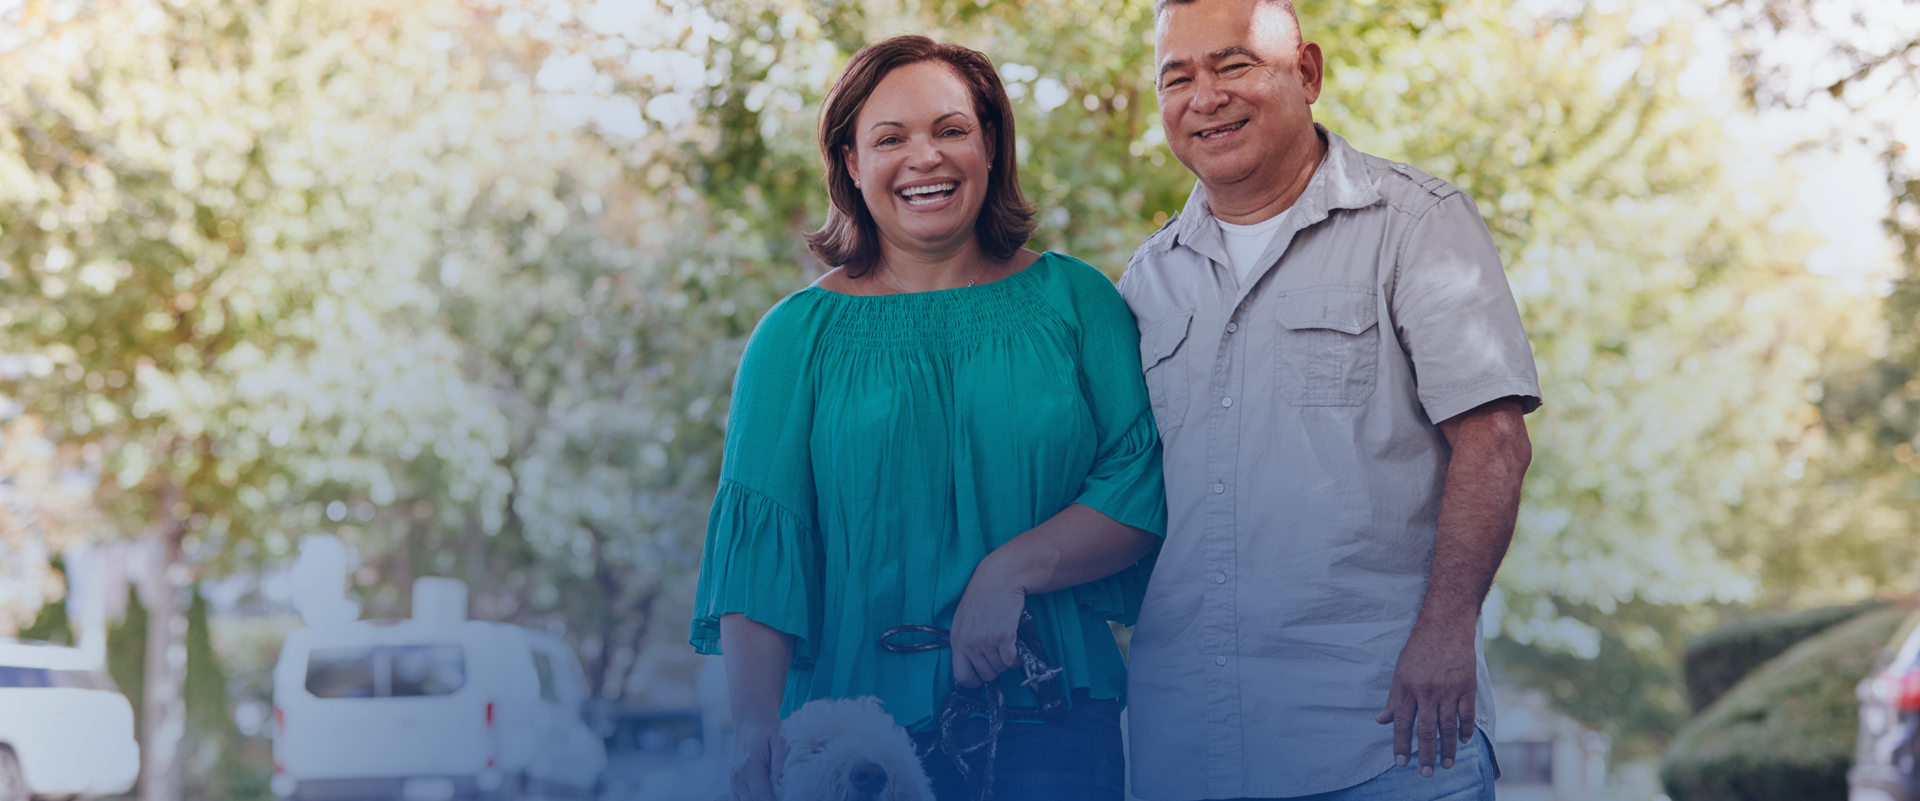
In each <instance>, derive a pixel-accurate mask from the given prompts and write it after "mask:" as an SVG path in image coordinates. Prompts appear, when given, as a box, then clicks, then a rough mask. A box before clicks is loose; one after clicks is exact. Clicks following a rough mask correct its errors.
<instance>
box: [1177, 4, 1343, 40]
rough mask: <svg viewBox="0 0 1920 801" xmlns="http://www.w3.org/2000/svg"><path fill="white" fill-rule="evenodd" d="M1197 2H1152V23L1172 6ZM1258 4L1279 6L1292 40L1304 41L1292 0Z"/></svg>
mask: <svg viewBox="0 0 1920 801" xmlns="http://www.w3.org/2000/svg"><path fill="white" fill-rule="evenodd" d="M1197 2H1199V0H1153V21H1154V23H1155V24H1158V23H1159V22H1160V15H1161V14H1162V13H1164V12H1166V10H1167V9H1168V8H1170V7H1172V6H1186V5H1192V4H1194V3H1197ZM1260 2H1261V3H1264V4H1266V5H1270V6H1279V7H1280V10H1281V11H1283V12H1285V13H1284V14H1283V16H1285V17H1286V20H1287V25H1288V26H1289V27H1291V28H1293V38H1294V40H1295V41H1299V42H1304V41H1306V37H1304V36H1302V35H1301V33H1300V13H1299V12H1298V11H1295V10H1294V8H1293V0H1260Z"/></svg>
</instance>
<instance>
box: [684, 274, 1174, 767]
mask: <svg viewBox="0 0 1920 801" xmlns="http://www.w3.org/2000/svg"><path fill="white" fill-rule="evenodd" d="M1138 343H1139V334H1138V332H1137V330H1136V329H1135V327H1134V321H1133V316H1132V314H1131V313H1129V312H1128V310H1127V306H1126V303H1125V302H1124V301H1122V300H1121V299H1120V294H1119V292H1117V291H1115V289H1114V287H1113V284H1112V283H1111V282H1109V281H1108V280H1107V278H1106V276H1104V275H1101V274H1100V272H1099V271H1097V270H1095V269H1093V268H1092V267H1090V266H1088V265H1087V264H1086V263H1084V262H1081V261H1079V260H1077V259H1073V258H1069V257H1067V256H1062V255H1059V254H1056V253H1047V254H1044V255H1042V256H1041V257H1040V259H1039V260H1038V261H1036V262H1034V263H1033V264H1032V265H1030V266H1028V267H1027V268H1026V269H1025V270H1022V271H1020V272H1018V273H1015V274H1013V275H1011V276H1008V277H1007V278H1004V279H1002V280H999V281H996V282H993V283H990V284H985V285H982V286H977V287H968V288H965V289H951V290H943V291H937V292H921V293H914V294H901V295H882V296H874V297H856V296H852V295H843V294H840V293H837V292H832V291H829V290H825V289H821V288H819V287H810V288H808V289H805V290H802V291H800V292H797V293H795V294H793V295H790V296H788V297H787V298H786V299H785V300H782V301H781V302H780V303H779V304H778V305H776V306H774V308H773V309H772V310H770V311H768V312H767V314H766V317H764V318H763V319H762V320H761V321H760V324H759V326H758V327H757V328H755V329H754V332H753V336H752V337H751V338H750V339H749V340H748V342H747V349H746V353H745V354H744V355H743V356H742V357H741V360H740V372H739V374H738V376H737V377H736V379H735V381H734V388H733V401H732V408H731V411H730V412H729V414H728V417H727V441H726V452H725V457H724V459H723V461H722V464H721V468H720V489H719V494H718V495H717V496H716V497H715V498H714V502H713V512H712V514H711V516H710V517H709V519H708V522H707V543H706V550H705V554H704V557H703V559H702V562H701V567H700V582H699V587H698V590H697V592H696V597H695V601H694V612H693V629H692V644H693V646H694V648H695V649H697V650H698V651H700V652H701V653H705V654H715V653H719V652H720V622H719V618H720V616H721V615H723V614H727V613H732V612H740V613H743V614H745V615H746V616H747V617H748V618H750V619H752V620H755V621H758V622H760V623H763V624H766V625H768V626H771V627H773V628H774V629H777V630H779V631H783V632H786V633H788V634H791V635H793V636H794V638H795V642H794V656H793V664H792V665H791V667H790V669H789V670H788V673H787V688H786V698H785V702H784V704H783V706H782V709H781V716H782V717H784V716H786V715H787V714H788V713H790V712H792V711H793V710H794V709H797V708H799V707H800V705H801V704H804V703H806V702H807V701H809V700H812V699H815V698H845V697H854V696H861V695H874V696H878V697H879V698H880V699H881V701H882V702H883V703H884V704H885V706H886V709H887V711H888V712H889V713H891V714H892V715H893V717H894V719H895V720H896V721H897V722H899V723H900V724H901V725H904V726H906V727H907V728H908V729H909V730H912V731H925V730H928V729H931V728H932V727H933V726H934V724H935V718H936V715H937V712H938V710H939V705H940V703H941V701H942V700H943V699H944V698H945V697H946V694H947V692H948V690H949V689H950V688H951V686H952V681H953V677H952V662H951V659H952V656H951V652H949V651H946V650H938V651H924V652H919V653H913V654H897V653H893V652H890V651H886V650H883V649H882V648H881V647H880V646H879V644H878V641H879V637H880V633H881V632H882V631H885V630H886V629H888V628H890V627H892V626H895V625H899V624H902V623H920V624H931V625H935V626H940V627H943V628H950V627H951V626H952V624H953V613H954V608H955V607H956V606H957V605H958V604H959V602H960V595H961V593H962V592H963V591H965V590H966V587H967V582H968V580H969V579H971V578H972V576H973V570H974V567H975V566H977V565H978V564H979V563H980V560H981V559H982V558H983V557H985V556H986V555H987V553H988V552H990V551H992V550H993V549H994V548H996V547H999V546H1000V545H1001V544H1003V543H1005V542H1006V541H1008V540H1010V539H1013V538H1014V537H1016V536H1018V535H1020V534H1021V533H1023V532H1025V531H1027V530H1028V529H1031V528H1033V527H1034V526H1036V525H1038V524H1040V523H1041V522H1043V521H1045V520H1047V519H1048V518H1050V517H1052V516H1053V515H1054V514H1056V513H1058V512H1059V511H1060V510H1062V509H1064V508H1066V506H1067V505H1068V504H1071V503H1081V504H1085V505H1086V506H1089V507H1092V508H1093V509H1095V510H1098V511H1100V512H1101V513H1103V514H1105V515H1107V516H1108V517H1111V518H1113V519H1114V520H1117V521H1119V522H1121V523H1125V524H1127V525H1130V526H1135V527H1138V528H1142V529H1146V530H1148V531H1151V532H1153V533H1154V534H1156V535H1159V536H1163V537H1164V536H1165V532H1166V515H1167V513H1166V496H1165V493H1164V491H1163V489H1162V486H1161V474H1160V440H1159V434H1158V432H1157V431H1156V430H1155V428H1154V423H1153V414H1152V411H1151V408H1150V406H1149V404H1148V400H1147V390H1146V384H1145V383H1144V381H1143V379H1142V378H1141V373H1140V355H1139V353H1140V352H1139V344H1138ZM1155 553H1156V554H1157V549H1156V551H1155ZM1153 559H1154V557H1153V555H1149V556H1148V557H1146V558H1144V559H1141V560H1140V561H1139V562H1137V563H1135V564H1134V565H1133V566H1131V567H1129V568H1127V569H1126V570H1123V571H1121V572H1120V573H1118V574H1115V575H1113V576H1109V577H1107V578H1105V579H1101V580H1099V581H1094V582H1090V583H1087V584H1082V585H1080V586H1077V587H1070V588H1067V589H1064V590H1060V591H1058V592H1054V593H1050V594H1047V595H1043V596H1033V597H1029V598H1028V599H1027V607H1028V608H1029V609H1031V610H1032V611H1033V613H1034V617H1035V618H1036V619H1037V621H1038V622H1039V624H1040V630H1041V637H1042V639H1043V640H1044V641H1045V642H1046V646H1047V649H1048V652H1049V654H1050V655H1051V656H1052V657H1053V661H1054V662H1055V663H1056V664H1062V665H1063V666H1064V668H1065V672H1064V677H1065V679H1066V685H1065V686H1066V687H1067V688H1069V689H1072V688H1086V689H1088V690H1089V691H1090V694H1091V697H1093V698H1115V699H1118V698H1123V697H1124V693H1125V690H1126V684H1127V682H1126V667H1125V664H1124V663H1123V661H1122V659H1121V656H1120V651H1119V648H1118V646H1117V645H1116V644H1115V642H1114V638H1113V633H1112V630H1111V629H1110V628H1109V627H1108V626H1107V622H1106V621H1109V620H1112V621H1117V622H1119V623H1121V624H1131V623H1132V622H1133V619H1134V616H1135V615H1136V614H1137V612H1138V609H1139V603H1140V598H1141V596H1142V594H1143V593H1144V592H1145V590H1146V584H1147V574H1148V572H1149V571H1150V570H1151V569H1152V564H1153ZM1015 673H1017V671H1009V672H1008V674H1005V675H1003V676H1002V679H1001V681H1002V686H1003V687H1005V688H1006V690H1007V693H1008V695H1007V698H1008V703H1010V704H1016V705H1030V704H1032V703H1033V701H1032V694H1031V693H1030V692H1028V691H1027V690H1025V689H1024V688H1021V687H1019V685H1018V682H1017V677H1015V676H1014V675H1013V674H1015Z"/></svg>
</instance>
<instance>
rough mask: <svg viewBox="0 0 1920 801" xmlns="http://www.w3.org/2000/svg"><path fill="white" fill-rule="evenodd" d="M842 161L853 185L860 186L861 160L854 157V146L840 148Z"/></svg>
mask: <svg viewBox="0 0 1920 801" xmlns="http://www.w3.org/2000/svg"><path fill="white" fill-rule="evenodd" d="M840 160H841V162H842V163H843V164H845V165H846V168H847V176H848V177H850V178H852V179H853V185H854V186H859V185H860V160H859V159H856V158H854V157H853V145H841V146H840Z"/></svg>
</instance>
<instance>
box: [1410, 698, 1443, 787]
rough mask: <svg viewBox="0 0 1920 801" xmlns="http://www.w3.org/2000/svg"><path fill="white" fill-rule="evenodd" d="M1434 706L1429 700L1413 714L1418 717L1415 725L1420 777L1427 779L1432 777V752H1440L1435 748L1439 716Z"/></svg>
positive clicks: (1438, 739) (1437, 737)
mask: <svg viewBox="0 0 1920 801" xmlns="http://www.w3.org/2000/svg"><path fill="white" fill-rule="evenodd" d="M1434 706H1435V704H1434V703H1433V702H1432V701H1431V700H1429V701H1427V702H1425V703H1422V704H1420V705H1419V711H1418V712H1416V713H1415V714H1416V715H1418V716H1419V720H1418V721H1417V725H1418V727H1419V731H1420V775H1422V776H1428V777H1431V776H1432V775H1433V758H1434V753H1433V752H1435V751H1438V750H1440V749H1439V748H1436V747H1435V746H1436V745H1438V744H1439V742H1440V737H1439V731H1438V729H1439V726H1438V725H1437V719H1438V718H1439V717H1440V716H1439V715H1438V714H1437V712H1438V710H1436V709H1434Z"/></svg>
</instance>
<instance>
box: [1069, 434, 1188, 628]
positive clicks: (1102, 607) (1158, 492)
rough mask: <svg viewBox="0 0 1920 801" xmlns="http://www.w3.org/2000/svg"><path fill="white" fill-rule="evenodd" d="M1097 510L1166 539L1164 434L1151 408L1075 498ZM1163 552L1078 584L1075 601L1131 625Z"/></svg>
mask: <svg viewBox="0 0 1920 801" xmlns="http://www.w3.org/2000/svg"><path fill="white" fill-rule="evenodd" d="M1074 502H1075V503H1080V504H1084V505H1086V506H1088V507H1089V508H1092V509H1093V510H1095V511H1097V512H1099V513H1101V514H1104V515H1106V516H1108V517H1111V518H1113V519H1114V520H1117V521H1119V522H1122V523H1125V524H1127V525H1129V526H1133V527H1134V528H1139V529H1145V530H1147V531H1150V532H1153V534H1154V535H1155V536H1158V537H1161V538H1162V539H1164V538H1165V537H1166V531H1167V497H1166V490H1165V488H1164V486H1163V485H1162V480H1161V473H1160V432H1159V430H1158V429H1156V428H1155V427H1154V424H1153V412H1152V410H1151V409H1147V410H1142V413H1141V415H1140V416H1139V417H1138V418H1136V419H1135V420H1134V423H1133V425H1130V426H1128V427H1127V428H1126V430H1125V432H1124V433H1123V434H1122V435H1121V436H1120V441H1119V442H1118V443H1116V444H1115V445H1114V447H1113V448H1112V449H1111V450H1109V451H1107V453H1105V454H1104V455H1102V456H1101V458H1100V460H1099V461H1098V462H1096V463H1095V464H1094V469H1093V472H1092V473H1091V474H1089V475H1088V476H1087V481H1086V484H1085V486H1084V488H1083V489H1082V490H1081V492H1080V497H1079V498H1077V499H1075V501H1074ZM1159 556H1160V545H1159V544H1158V543H1155V544H1154V546H1153V550H1151V551H1148V552H1147V555H1146V556H1143V557H1141V558H1140V561H1138V562H1134V563H1133V564H1132V565H1129V566H1127V568H1126V569H1125V570H1122V571H1120V572H1118V573H1115V574H1113V575H1111V576H1108V577H1106V578H1104V579H1100V580H1098V581H1090V582H1087V583H1086V584H1082V585H1080V586H1078V587H1075V588H1073V592H1074V600H1076V601H1078V602H1079V604H1080V606H1082V607H1084V608H1085V609H1086V610H1087V611H1089V612H1092V613H1093V614H1095V615H1098V616H1100V617H1102V618H1104V619H1107V620H1111V621H1113V622H1115V623H1119V624H1120V625H1122V626H1131V625H1133V621H1134V619H1135V618H1137V617H1139V615H1140V601H1141V599H1142V598H1145V597H1146V594H1147V577H1148V576H1149V575H1151V574H1152V573H1153V565H1154V561H1155V560H1156V559H1157V558H1158V557H1159Z"/></svg>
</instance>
